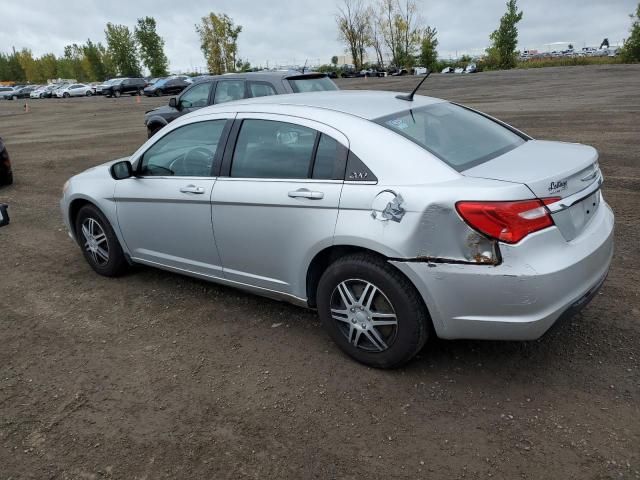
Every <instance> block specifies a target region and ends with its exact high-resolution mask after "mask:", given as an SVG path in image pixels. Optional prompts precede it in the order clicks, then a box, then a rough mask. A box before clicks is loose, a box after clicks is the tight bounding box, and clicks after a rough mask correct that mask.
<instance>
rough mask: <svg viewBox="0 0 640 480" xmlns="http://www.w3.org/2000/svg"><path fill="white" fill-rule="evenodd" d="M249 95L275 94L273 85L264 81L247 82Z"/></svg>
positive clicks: (263, 95) (252, 96) (265, 95)
mask: <svg viewBox="0 0 640 480" xmlns="http://www.w3.org/2000/svg"><path fill="white" fill-rule="evenodd" d="M247 85H248V86H249V97H251V98H254V97H268V96H270V95H275V94H276V89H275V88H273V85H271V84H270V83H266V82H248V83H247Z"/></svg>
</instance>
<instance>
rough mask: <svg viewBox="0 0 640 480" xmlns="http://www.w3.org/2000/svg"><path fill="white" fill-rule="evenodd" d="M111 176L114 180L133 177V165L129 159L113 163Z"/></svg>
mask: <svg viewBox="0 0 640 480" xmlns="http://www.w3.org/2000/svg"><path fill="white" fill-rule="evenodd" d="M111 176H112V177H113V178H114V180H124V179H125V178H131V177H133V165H131V162H130V161H129V160H123V161H122V162H117V163H114V164H113V165H111Z"/></svg>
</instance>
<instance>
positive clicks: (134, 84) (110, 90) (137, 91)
mask: <svg viewBox="0 0 640 480" xmlns="http://www.w3.org/2000/svg"><path fill="white" fill-rule="evenodd" d="M146 86H147V82H146V80H145V79H144V78H115V79H113V80H109V81H108V82H107V83H105V84H104V85H102V89H101V92H102V95H104V96H105V97H116V98H118V97H119V96H120V95H122V94H123V93H129V94H131V95H142V92H143V91H144V87H146Z"/></svg>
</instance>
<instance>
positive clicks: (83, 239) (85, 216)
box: [75, 205, 129, 277]
mask: <svg viewBox="0 0 640 480" xmlns="http://www.w3.org/2000/svg"><path fill="white" fill-rule="evenodd" d="M75 231H76V238H77V240H78V244H79V245H80V248H82V254H83V255H84V258H85V260H86V261H87V263H88V264H89V265H90V266H91V268H93V270H94V271H95V272H96V273H98V274H100V275H103V276H105V277H117V276H120V275H122V274H123V273H125V272H126V270H127V268H128V266H129V264H128V263H127V259H126V258H125V256H124V252H123V251H122V247H121V246H120V242H119V241H118V237H116V234H115V232H114V231H113V228H111V225H110V224H109V221H108V220H107V218H106V217H105V216H104V215H103V214H102V212H101V211H100V210H99V209H98V208H97V207H95V206H94V205H85V206H84V207H82V208H81V209H80V211H79V212H78V216H77V217H76V221H75Z"/></svg>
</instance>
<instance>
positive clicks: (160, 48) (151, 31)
mask: <svg viewBox="0 0 640 480" xmlns="http://www.w3.org/2000/svg"><path fill="white" fill-rule="evenodd" d="M134 35H135V37H136V40H137V41H138V46H139V47H140V56H141V57H142V62H143V63H144V66H145V67H147V68H148V69H149V72H150V73H151V76H152V77H164V76H166V75H167V70H168V66H169V61H168V60H167V56H166V55H165V54H164V40H163V39H162V37H160V35H158V34H157V32H156V20H155V19H154V18H153V17H145V18H139V19H138V24H137V25H136V27H135V31H134Z"/></svg>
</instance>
